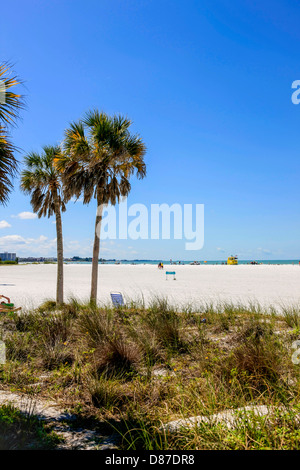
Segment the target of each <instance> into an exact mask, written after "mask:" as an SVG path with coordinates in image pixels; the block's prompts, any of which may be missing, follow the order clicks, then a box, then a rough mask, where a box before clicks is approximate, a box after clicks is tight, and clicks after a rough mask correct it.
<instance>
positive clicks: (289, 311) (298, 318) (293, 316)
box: [282, 306, 300, 330]
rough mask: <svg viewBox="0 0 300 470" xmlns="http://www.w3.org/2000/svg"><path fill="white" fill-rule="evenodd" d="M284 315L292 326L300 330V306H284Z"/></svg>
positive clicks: (285, 319)
mask: <svg viewBox="0 0 300 470" xmlns="http://www.w3.org/2000/svg"><path fill="white" fill-rule="evenodd" d="M282 315H283V318H284V321H285V322H286V324H287V325H288V326H290V327H291V328H295V329H297V330H300V307H299V306H283V307H282Z"/></svg>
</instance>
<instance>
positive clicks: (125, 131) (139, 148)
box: [58, 110, 146, 302]
mask: <svg viewBox="0 0 300 470" xmlns="http://www.w3.org/2000/svg"><path fill="white" fill-rule="evenodd" d="M131 124H132V123H131V121H130V120H129V119H127V118H125V117H123V116H120V115H115V116H112V117H110V116H108V115H107V114H106V113H104V112H99V111H98V110H94V111H91V112H89V113H87V114H86V116H85V118H84V119H83V120H82V121H79V122H77V123H71V125H70V128H69V129H67V131H66V133H65V141H64V151H65V152H64V156H63V157H62V159H60V161H59V162H58V168H59V169H61V170H63V175H62V179H63V182H64V191H65V197H66V199H67V200H69V199H70V198H71V197H72V196H75V197H77V198H78V197H79V196H80V195H81V194H83V203H84V204H88V203H89V202H90V201H91V199H92V198H95V199H96V201H97V214H96V220H95V237H94V246H93V261H92V278H91V301H92V302H96V300H97V286H98V260H99V252H100V231H101V221H102V211H103V206H104V205H106V204H108V203H111V204H113V205H115V204H116V203H117V202H119V200H120V197H123V196H127V195H128V193H129V191H130V189H131V185H130V182H129V178H130V176H132V175H133V174H134V173H136V175H137V177H138V178H143V177H144V176H145V175H146V165H145V162H144V155H145V153H146V147H145V144H144V143H143V141H142V139H141V138H140V137H139V136H138V135H135V134H131V133H130V132H129V127H130V126H131Z"/></svg>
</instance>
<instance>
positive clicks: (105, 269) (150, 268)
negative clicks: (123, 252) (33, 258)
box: [0, 264, 300, 307]
mask: <svg viewBox="0 0 300 470" xmlns="http://www.w3.org/2000/svg"><path fill="white" fill-rule="evenodd" d="M167 270H172V271H175V272H176V280H173V276H168V277H169V279H168V280H166V271H167ZM64 276H65V289H64V290H65V301H67V300H68V298H69V297H71V296H74V297H76V298H78V299H80V300H87V299H88V298H89V293H90V277H91V265H88V264H85V265H84V264H83V265H78V264H66V265H65V266H64ZM55 289H56V265H52V264H45V265H43V264H37V265H30V264H28V265H18V266H1V267H0V293H1V294H4V295H6V296H8V297H10V298H11V301H12V302H14V303H15V304H16V305H17V306H23V307H35V306H38V305H39V304H40V303H41V302H43V301H44V300H45V299H54V298H55ZM112 291H119V292H122V293H123V295H124V298H125V299H126V298H127V299H129V298H130V299H138V298H141V297H142V296H143V297H144V299H145V301H146V302H148V301H149V300H150V299H151V297H154V296H157V295H158V296H167V297H168V299H169V300H170V302H171V303H176V304H180V305H181V304H187V303H190V302H192V303H193V304H194V305H198V304H200V303H203V302H211V301H213V302H215V303H217V302H219V301H231V302H234V303H239V302H240V303H243V304H247V303H249V302H256V301H257V302H259V303H260V304H262V305H264V306H270V305H273V306H274V307H280V305H282V304H284V305H295V304H299V303H300V266H298V265H238V266H226V265H224V266H222V265H206V266H205V265H200V266H190V265H184V266H165V268H164V270H163V271H162V270H159V269H158V268H157V266H155V265H99V285H98V300H99V302H106V303H107V302H110V292H112Z"/></svg>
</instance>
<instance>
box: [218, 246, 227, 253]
mask: <svg viewBox="0 0 300 470" xmlns="http://www.w3.org/2000/svg"><path fill="white" fill-rule="evenodd" d="M217 251H220V252H221V253H225V250H224V248H220V247H218V248H217Z"/></svg>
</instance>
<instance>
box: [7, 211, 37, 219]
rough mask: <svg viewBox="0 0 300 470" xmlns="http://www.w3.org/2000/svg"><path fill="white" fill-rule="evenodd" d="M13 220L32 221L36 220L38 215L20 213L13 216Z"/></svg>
mask: <svg viewBox="0 0 300 470" xmlns="http://www.w3.org/2000/svg"><path fill="white" fill-rule="evenodd" d="M12 217H13V218H15V219H21V220H30V219H36V218H37V214H34V212H26V211H25V212H20V213H19V214H17V215H12Z"/></svg>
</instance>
